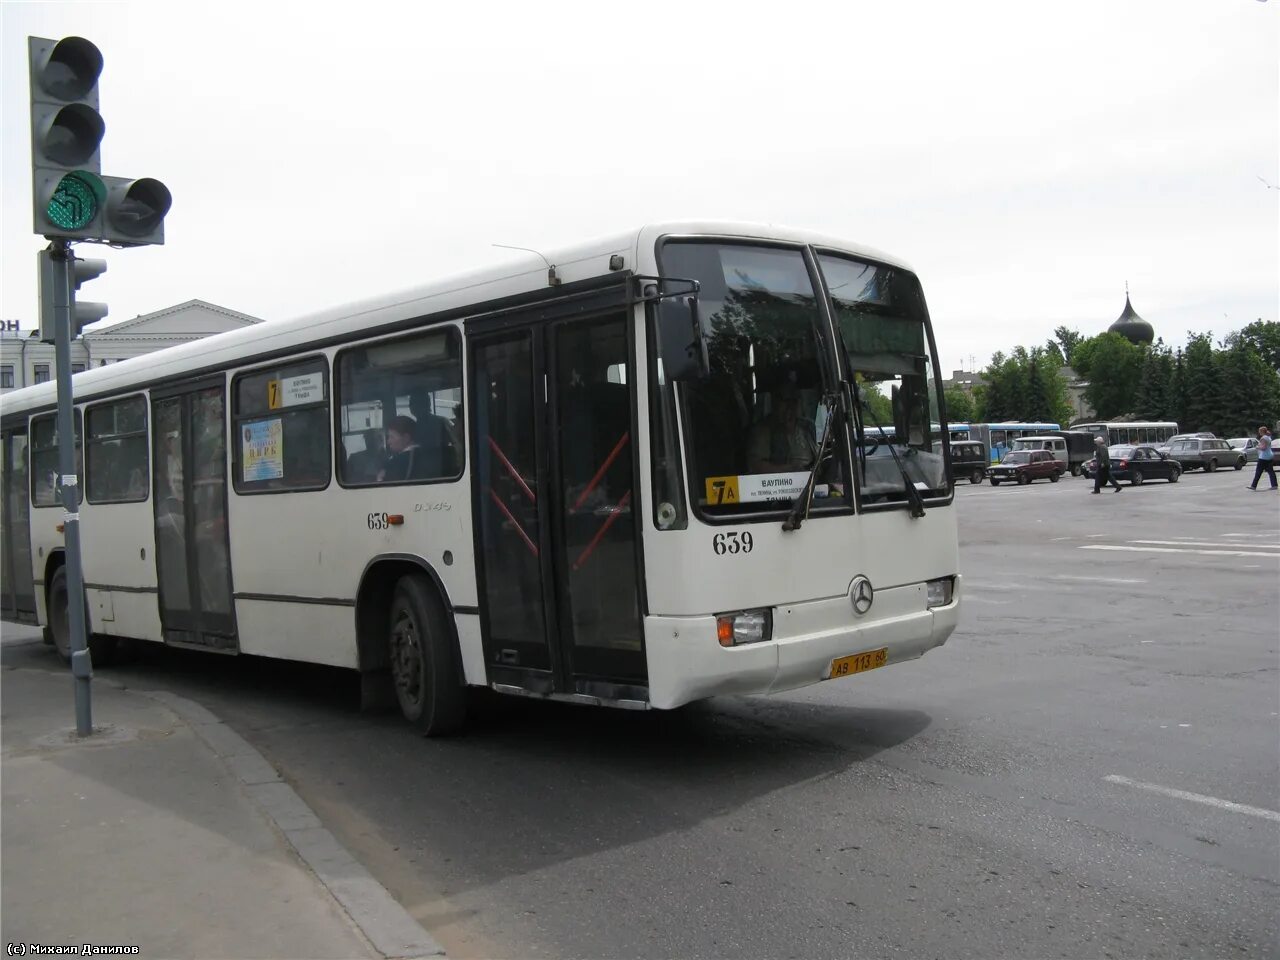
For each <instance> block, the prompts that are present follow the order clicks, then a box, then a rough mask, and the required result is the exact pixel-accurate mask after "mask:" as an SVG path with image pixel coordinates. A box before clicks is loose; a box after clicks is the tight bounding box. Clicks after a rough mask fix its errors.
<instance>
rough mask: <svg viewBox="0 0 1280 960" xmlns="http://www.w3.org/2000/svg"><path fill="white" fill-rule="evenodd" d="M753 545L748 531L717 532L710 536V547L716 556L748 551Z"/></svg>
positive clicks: (753, 542)
mask: <svg viewBox="0 0 1280 960" xmlns="http://www.w3.org/2000/svg"><path fill="white" fill-rule="evenodd" d="M754 546H755V541H754V540H753V539H752V538H751V534H750V533H717V534H716V535H715V536H714V537H712V538H711V549H712V550H713V551H715V555H716V556H717V557H723V556H724V555H725V554H726V553H750V552H751V548H752V547H754Z"/></svg>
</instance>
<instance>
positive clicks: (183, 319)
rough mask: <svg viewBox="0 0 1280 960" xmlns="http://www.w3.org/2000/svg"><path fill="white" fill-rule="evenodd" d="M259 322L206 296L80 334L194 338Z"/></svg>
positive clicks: (93, 337) (94, 337)
mask: <svg viewBox="0 0 1280 960" xmlns="http://www.w3.org/2000/svg"><path fill="white" fill-rule="evenodd" d="M261 322H262V321H261V320H259V319H258V318H257V317H251V316H249V315H248V314H247V313H239V312H237V311H235V310H228V309H227V308H226V307H220V306H218V305H217V304H216V303H209V302H208V301H207V300H188V301H186V302H185V303H177V304H174V305H173V306H172V307H165V308H164V309H163V310H156V311H154V312H153V313H144V314H140V315H139V316H136V317H134V318H133V319H132V320H123V321H121V322H120V323H113V324H109V325H106V326H98V325H96V324H95V325H94V326H93V327H90V328H87V329H86V330H85V332H84V335H85V337H87V338H90V339H95V340H101V339H105V338H108V337H112V338H114V337H130V338H134V337H137V338H147V339H149V338H157V339H165V340H171V339H175V338H185V337H190V338H191V339H196V338H199V337H207V336H209V335H211V334H215V333H225V332H226V331H227V330H236V329H239V328H241V327H248V326H252V325H253V324H255V323H261Z"/></svg>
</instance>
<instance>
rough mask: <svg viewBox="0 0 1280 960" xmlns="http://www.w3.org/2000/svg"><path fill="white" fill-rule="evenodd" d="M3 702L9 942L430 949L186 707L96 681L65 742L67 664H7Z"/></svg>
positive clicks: (215, 726) (258, 953)
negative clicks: (78, 731) (83, 714)
mask: <svg viewBox="0 0 1280 960" xmlns="http://www.w3.org/2000/svg"><path fill="white" fill-rule="evenodd" d="M0 707H2V709H3V714H2V715H0V722H2V726H0V743H2V745H3V751H2V753H0V778H2V782H3V810H2V812H3V821H2V823H0V826H2V828H3V834H2V837H0V842H2V851H0V852H2V854H3V856H2V858H0V870H2V871H3V882H2V883H0V936H2V937H3V939H4V941H5V944H6V946H8V945H10V944H23V945H28V944H41V945H64V946H65V945H70V944H74V945H76V946H77V947H80V946H81V945H83V944H94V945H114V946H129V947H137V948H139V953H138V955H139V956H143V957H181V958H187V957H192V958H203V957H226V958H231V957H235V958H240V957H298V958H302V957H315V958H345V957H353V958H357V957H358V958H374V960H376V958H381V957H422V956H442V955H443V951H442V950H441V949H440V947H439V945H438V944H436V942H435V941H434V940H432V938H431V937H430V935H429V934H427V932H426V931H425V930H423V929H422V927H421V926H419V925H418V924H417V922H416V921H414V920H413V919H412V918H411V917H410V916H409V914H408V913H407V912H406V911H405V910H404V909H403V908H402V907H400V906H399V904H397V903H395V901H394V900H393V899H392V898H391V896H390V894H388V893H387V891H386V890H385V889H384V888H383V887H382V886H381V885H380V884H378V883H377V881H376V880H374V879H373V877H371V876H370V875H369V874H368V872H367V871H365V870H364V868H363V867H361V866H360V865H359V864H357V863H356V862H355V861H354V860H353V859H352V858H351V857H350V855H349V854H348V853H347V852H346V850H344V849H343V848H342V847H341V846H340V845H339V844H338V843H337V841H336V840H334V838H333V836H332V835H331V834H330V833H329V832H328V831H327V830H325V829H324V828H323V827H322V826H321V825H320V822H319V821H318V820H317V819H316V817H315V814H314V813H313V812H312V811H311V809H310V808H309V807H308V806H307V805H306V804H305V803H303V801H302V800H301V798H299V797H298V795H297V794H296V793H295V792H294V791H293V789H292V787H290V786H289V785H288V784H286V783H283V782H281V780H280V777H279V775H278V774H277V773H276V771H275V770H274V769H273V768H272V767H271V766H270V765H269V764H268V763H267V762H266V761H265V759H264V758H263V757H262V755H261V754H259V753H258V752H257V751H256V750H254V749H253V748H252V747H251V746H249V744H248V743H247V742H246V741H245V740H244V739H243V738H241V737H240V736H239V735H237V734H236V733H235V732H234V731H233V730H231V729H230V728H229V727H227V726H226V725H225V724H223V723H221V722H219V721H218V719H217V718H216V717H214V716H213V715H212V714H211V713H209V712H208V711H207V710H205V709H204V708H203V707H200V706H199V705H198V704H196V703H194V702H192V701H189V700H184V699H182V698H180V697H175V696H172V695H168V694H142V693H135V692H132V691H129V690H125V689H122V688H121V687H120V686H118V685H113V684H112V682H111V681H109V680H106V679H104V678H103V676H102V675H101V674H99V675H97V676H95V677H94V680H93V720H94V727H95V730H96V731H98V732H95V734H94V735H93V736H92V737H90V738H87V739H85V740H77V738H76V737H75V736H74V733H75V712H74V699H73V687H72V679H71V675H70V672H69V671H68V673H67V674H65V675H60V674H57V673H52V672H45V671H41V670H28V669H10V668H6V669H4V670H3V671H0ZM9 955H13V953H12V951H10V952H9ZM27 955H28V956H30V955H32V951H30V950H29V949H28V951H27Z"/></svg>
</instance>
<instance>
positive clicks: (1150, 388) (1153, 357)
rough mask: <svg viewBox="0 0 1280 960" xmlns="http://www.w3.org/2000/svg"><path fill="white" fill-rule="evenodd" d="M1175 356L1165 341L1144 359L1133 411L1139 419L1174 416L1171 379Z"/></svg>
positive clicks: (1154, 347) (1157, 418)
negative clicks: (1170, 390) (1170, 395)
mask: <svg viewBox="0 0 1280 960" xmlns="http://www.w3.org/2000/svg"><path fill="white" fill-rule="evenodd" d="M1172 373H1173V358H1172V356H1171V355H1170V353H1169V349H1168V348H1167V347H1165V345H1164V344H1163V342H1157V343H1156V344H1155V345H1154V346H1153V347H1151V349H1150V350H1148V351H1147V353H1146V356H1144V357H1143V359H1142V374H1141V375H1140V377H1139V378H1138V390H1137V393H1136V395H1135V396H1134V401H1133V412H1134V414H1135V415H1136V416H1137V417H1138V419H1139V420H1167V419H1169V418H1170V417H1172V413H1171V411H1170V406H1171V404H1170V400H1169V387H1170V383H1169V379H1170V377H1171V375H1172Z"/></svg>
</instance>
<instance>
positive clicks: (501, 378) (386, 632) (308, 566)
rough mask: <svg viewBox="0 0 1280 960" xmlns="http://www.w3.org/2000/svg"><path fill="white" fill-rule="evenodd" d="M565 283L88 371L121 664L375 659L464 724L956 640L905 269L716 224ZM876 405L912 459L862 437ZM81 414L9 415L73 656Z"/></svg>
mask: <svg viewBox="0 0 1280 960" xmlns="http://www.w3.org/2000/svg"><path fill="white" fill-rule="evenodd" d="M549 262H550V263H552V264H554V266H553V267H551V269H550V270H548V269H547V268H546V266H545V265H539V266H538V267H537V268H536V269H529V268H527V266H521V267H518V268H517V267H507V268H497V269H491V270H488V271H485V272H481V273H476V274H472V275H468V276H463V277H458V278H454V279H450V280H447V281H443V282H439V283H433V284H429V285H426V286H422V287H418V288H416V289H412V290H409V291H407V292H403V293H398V294H395V295H390V296H384V297H378V298H375V299H372V300H368V301H366V302H362V303H357V304H354V305H351V306H346V307H342V308H338V309H333V310H327V311H324V312H322V313H319V314H314V315H310V316H305V317H300V318H298V319H294V320H279V321H276V320H271V321H268V322H265V323H262V324H259V325H256V326H254V327H251V328H247V329H244V330H237V331H233V332H230V333H225V334H221V335H218V336H215V337H210V338H208V339H206V340H202V341H200V342H197V343H191V344H186V345H182V346H177V347H173V348H170V349H168V350H163V351H160V352H157V353H153V354H151V355H148V356H145V357H140V358H138V359H135V360H129V361H125V362H123V363H119V364H114V365H112V366H108V367H104V368H101V369H94V370H91V371H88V372H86V373H83V374H80V375H78V376H76V378H75V390H76V405H77V421H76V422H77V429H78V430H81V431H82V433H83V437H84V443H83V455H82V462H83V467H82V468H81V475H82V481H81V484H80V489H81V490H82V491H83V505H82V513H81V518H82V520H81V527H82V531H83V534H82V544H83V550H82V553H83V564H84V580H85V585H86V598H87V607H88V619H89V629H90V631H91V633H92V642H91V649H92V651H93V654H94V657H95V660H96V661H97V662H98V663H103V662H105V661H106V660H107V659H108V658H109V657H110V656H112V654H113V653H119V652H121V651H122V649H124V648H125V647H128V646H133V645H135V644H136V641H151V642H158V643H165V644H170V645H173V646H183V647H192V648H198V649H201V650H206V651H212V652H219V653H226V654H236V653H243V654H254V655H259V656H267V657H277V658H285V659H291V660H299V661H309V662H313V663H321V664H331V665H335V666H339V667H346V668H350V669H353V670H357V671H359V672H360V675H361V678H362V689H363V690H364V692H365V694H366V695H367V696H368V697H369V698H371V699H376V698H378V697H380V696H381V697H387V696H389V695H390V693H391V691H392V690H394V693H395V698H396V699H398V701H399V705H400V707H401V709H402V711H403V713H404V714H405V716H406V717H407V718H408V719H409V720H410V721H412V722H414V723H416V724H417V725H418V726H420V727H421V728H422V729H423V730H424V732H427V733H447V732H450V731H453V730H456V729H458V728H459V727H460V726H461V725H462V723H463V721H464V717H465V705H466V702H467V698H466V696H465V688H466V687H467V686H484V687H489V688H492V689H494V690H497V691H500V692H504V693H513V694H524V695H532V696H538V697H548V698H554V699H560V700H569V701H574V702H580V703H591V704H606V705H612V706H618V707H627V708H647V707H653V708H672V707H676V706H679V705H681V704H684V703H687V702H689V701H692V700H695V699H698V698H702V697H708V696H713V695H716V694H726V693H768V692H775V691H781V690H787V689H791V688H795V687H800V686H804V685H806V684H811V683H815V682H817V681H821V680H827V679H830V678H836V677H842V676H845V675H847V674H853V673H859V672H862V671H864V670H868V669H872V668H875V667H880V666H884V665H886V664H892V663H896V662H899V661H903V660H910V659H912V658H915V657H919V656H920V655H921V654H923V653H925V652H926V651H927V650H929V649H931V648H933V647H936V646H938V645H939V644H941V643H943V642H944V641H945V640H946V639H947V637H948V636H949V635H950V634H951V632H952V630H953V629H954V628H955V625H956V620H957V615H958V610H959V576H958V548H957V532H956V517H955V512H954V507H953V505H952V491H951V489H950V488H949V486H948V481H947V477H948V470H947V469H946V463H945V458H946V444H944V443H940V442H939V441H938V440H937V439H936V431H935V430H933V429H931V424H930V410H931V409H932V410H934V411H937V410H938V409H939V398H938V396H937V394H938V390H937V383H938V380H939V376H938V369H937V362H936V357H937V352H936V350H935V347H934V342H933V333H932V330H931V328H930V323H929V319H928V314H927V311H926V308H925V303H924V298H923V294H922V292H921V288H920V285H919V282H918V281H917V279H916V277H915V275H914V274H913V273H912V272H911V270H910V269H909V268H908V267H907V266H906V265H905V264H903V263H902V262H900V261H898V260H896V259H894V258H890V257H887V256H885V255H883V254H881V253H877V252H874V251H871V250H868V249H864V248H861V247H858V246H855V245H852V244H849V243H846V242H844V241H840V240H836V239H832V238H829V237H823V236H818V235H815V234H811V233H807V232H802V231H796V230H785V229H777V228H773V227H759V226H744V225H739V224H719V223H698V224H665V225H656V226H649V227H645V228H644V229H641V230H639V231H632V232H630V233H627V234H623V235H621V236H616V237H612V238H608V239H606V240H602V241H597V242H594V243H589V244H585V245H583V246H580V247H576V248H572V249H567V250H562V251H558V252H555V253H554V254H552V255H550V257H549ZM871 391H880V392H881V393H882V396H883V397H885V398H887V399H888V400H890V405H889V407H887V408H886V407H885V405H884V404H883V403H882V404H881V405H880V407H881V409H882V410H884V409H891V410H892V411H893V417H894V423H893V424H892V427H893V430H894V434H895V437H896V438H900V439H895V440H894V441H892V442H888V441H884V442H881V443H867V442H866V441H865V437H864V434H863V421H864V417H863V415H862V411H863V410H865V409H866V407H867V406H868V401H867V396H868V394H869V393H870V392H871ZM55 403H56V392H55V386H54V385H53V384H52V383H50V384H43V385H39V386H35V387H31V388H28V389H24V390H19V391H16V392H14V393H11V394H9V395H8V396H6V397H5V398H4V404H3V410H2V417H0V435H2V437H3V445H2V451H0V452H2V453H3V471H4V472H3V537H2V541H3V544H2V546H3V559H4V566H5V570H6V576H5V578H4V583H3V616H4V618H5V619H9V620H17V621H25V622H32V623H39V624H43V625H45V627H46V630H45V633H46V639H47V640H48V641H49V642H51V643H53V644H54V645H55V646H56V647H57V649H58V652H59V653H60V654H62V655H63V656H66V655H67V652H68V645H69V630H68V626H67V615H66V593H67V587H66V575H65V571H64V569H63V541H62V535H61V532H60V531H61V523H62V519H63V510H62V508H61V506H60V502H59V499H58V497H59V494H58V491H57V486H58V482H59V477H58V475H57V464H58V460H57V453H56V451H57V436H56V424H55V420H54V408H55ZM935 419H936V416H935ZM943 420H944V422H943V423H942V424H941V425H940V427H941V431H942V433H941V435H942V436H946V424H945V415H944V416H943ZM886 426H887V425H886Z"/></svg>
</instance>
